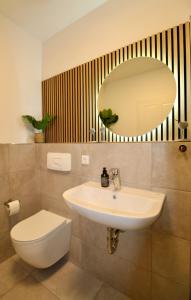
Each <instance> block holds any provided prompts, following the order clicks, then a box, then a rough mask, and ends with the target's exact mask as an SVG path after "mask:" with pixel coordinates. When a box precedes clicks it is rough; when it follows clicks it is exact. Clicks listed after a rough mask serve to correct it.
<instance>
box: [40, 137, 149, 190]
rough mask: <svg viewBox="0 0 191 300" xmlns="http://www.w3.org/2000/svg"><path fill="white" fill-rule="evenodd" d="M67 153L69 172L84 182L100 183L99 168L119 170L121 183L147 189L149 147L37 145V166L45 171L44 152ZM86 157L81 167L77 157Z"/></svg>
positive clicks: (144, 145) (137, 145)
mask: <svg viewBox="0 0 191 300" xmlns="http://www.w3.org/2000/svg"><path fill="white" fill-rule="evenodd" d="M49 151H50V152H70V153H71V154H72V172H71V174H78V175H80V176H84V177H87V178H92V179H96V180H100V175H101V172H102V168H103V167H104V166H106V167H107V168H108V169H109V168H111V167H118V168H120V172H121V178H122V182H123V183H128V184H133V185H135V186H141V187H144V186H145V187H150V184H151V144H149V143H148V144H147V143H142V144H107V143H100V144H98V143H97V144H46V145H42V146H41V145H40V150H39V149H38V152H39V153H40V154H39V156H38V157H40V162H39V164H40V165H41V168H42V169H44V170H45V169H46V155H47V152H49ZM82 154H88V155H89V156H90V165H89V166H82V165H81V155H82Z"/></svg>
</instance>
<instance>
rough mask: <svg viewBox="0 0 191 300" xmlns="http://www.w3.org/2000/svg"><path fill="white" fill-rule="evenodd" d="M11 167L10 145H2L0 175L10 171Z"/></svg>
mask: <svg viewBox="0 0 191 300" xmlns="http://www.w3.org/2000/svg"><path fill="white" fill-rule="evenodd" d="M8 169H9V146H8V145H0V175H2V174H5V173H8Z"/></svg>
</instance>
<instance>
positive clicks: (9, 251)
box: [0, 231, 15, 290]
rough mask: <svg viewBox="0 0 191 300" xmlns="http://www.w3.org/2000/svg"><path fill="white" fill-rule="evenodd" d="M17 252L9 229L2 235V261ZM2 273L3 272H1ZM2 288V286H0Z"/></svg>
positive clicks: (0, 243)
mask: <svg viewBox="0 0 191 300" xmlns="http://www.w3.org/2000/svg"><path fill="white" fill-rule="evenodd" d="M14 253H15V251H14V249H13V247H12V244H11V239H10V233H9V231H5V232H3V233H1V235H0V262H2V261H4V260H5V259H7V258H9V257H10V256H12V255H13V254H14ZM0 274H1V272H0ZM0 290H1V288H0Z"/></svg>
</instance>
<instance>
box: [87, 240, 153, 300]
mask: <svg viewBox="0 0 191 300" xmlns="http://www.w3.org/2000/svg"><path fill="white" fill-rule="evenodd" d="M82 266H83V268H85V269H86V270H88V271H90V272H92V273H93V274H95V276H97V277H98V278H99V279H100V280H103V281H104V282H106V283H108V284H109V285H111V286H112V287H114V288H116V289H118V290H119V291H121V292H122V293H125V294H126V295H128V296H130V297H132V298H133V299H134V300H149V299H150V291H151V289H150V288H151V286H150V285H151V275H150V272H148V271H146V270H144V269H142V268H137V267H136V266H135V265H134V264H132V263H130V262H128V261H127V260H124V259H121V258H117V257H116V256H114V255H109V254H107V253H106V251H104V250H102V249H98V248H95V247H90V246H87V245H86V244H83V248H82ZM137 283H138V284H139V288H137Z"/></svg>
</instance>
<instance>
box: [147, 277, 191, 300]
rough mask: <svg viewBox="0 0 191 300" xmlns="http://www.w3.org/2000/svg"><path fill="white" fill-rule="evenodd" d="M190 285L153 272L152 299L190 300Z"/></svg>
mask: <svg viewBox="0 0 191 300" xmlns="http://www.w3.org/2000/svg"><path fill="white" fill-rule="evenodd" d="M189 294H190V287H189V285H187V286H186V285H182V284H178V283H175V282H173V281H170V280H168V279H166V278H164V277H161V276H158V275H156V274H152V300H171V299H172V300H189V299H190V297H189Z"/></svg>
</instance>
